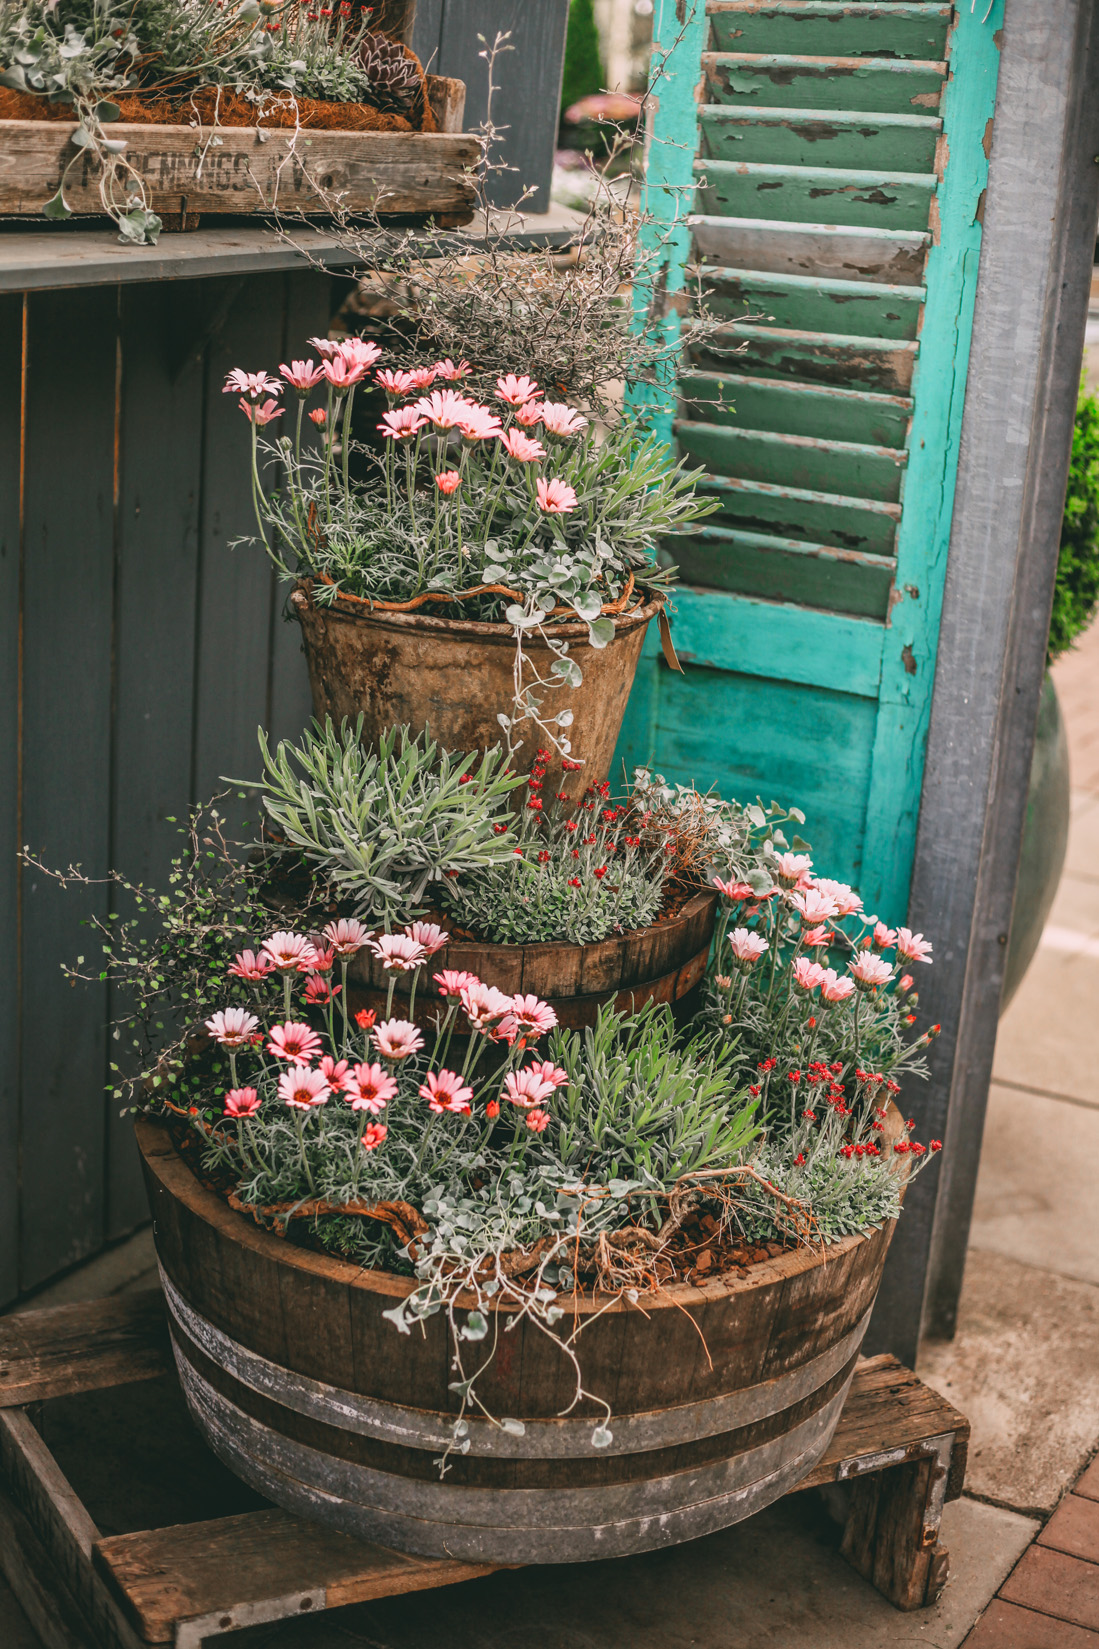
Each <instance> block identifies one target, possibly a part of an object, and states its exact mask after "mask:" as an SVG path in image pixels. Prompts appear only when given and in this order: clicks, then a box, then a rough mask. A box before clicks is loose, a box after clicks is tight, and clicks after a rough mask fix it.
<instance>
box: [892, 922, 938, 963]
mask: <svg viewBox="0 0 1099 1649" xmlns="http://www.w3.org/2000/svg"><path fill="white" fill-rule="evenodd" d="M897 955H898V956H903V957H904V958H905V959H906V961H909V962H930V960H931V942H930V940H928V939H925V938H924V936H923V934H922V933H913V932H912V929H911V928H898V929H897Z"/></svg>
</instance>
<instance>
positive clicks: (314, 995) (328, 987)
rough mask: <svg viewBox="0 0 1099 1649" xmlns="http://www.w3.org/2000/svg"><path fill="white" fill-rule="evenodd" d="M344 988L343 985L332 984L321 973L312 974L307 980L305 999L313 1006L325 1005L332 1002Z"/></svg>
mask: <svg viewBox="0 0 1099 1649" xmlns="http://www.w3.org/2000/svg"><path fill="white" fill-rule="evenodd" d="M342 990H343V986H342V985H332V984H330V983H329V981H328V980H327V979H322V978H321V976H320V974H316V973H313V974H310V976H309V978H308V979H307V980H306V982H305V1000H306V1001H307V1002H308V1003H309V1004H310V1005H311V1006H312V1007H318V1008H319V1007H323V1006H324V1004H325V1003H326V1002H332V1001H334V1000H335V998H336V997H337V996H339V994H340V992H341V991H342Z"/></svg>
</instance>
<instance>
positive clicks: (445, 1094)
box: [420, 1071, 473, 1116]
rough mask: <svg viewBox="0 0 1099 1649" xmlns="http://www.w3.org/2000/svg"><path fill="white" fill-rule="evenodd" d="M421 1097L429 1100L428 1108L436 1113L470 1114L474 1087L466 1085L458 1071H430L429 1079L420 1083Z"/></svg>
mask: <svg viewBox="0 0 1099 1649" xmlns="http://www.w3.org/2000/svg"><path fill="white" fill-rule="evenodd" d="M420 1098H421V1099H426V1100H427V1108H428V1110H429V1111H434V1112H435V1113H436V1115H441V1113H442V1112H443V1111H455V1112H457V1113H458V1114H459V1115H464V1116H468V1115H469V1109H470V1106H469V1102H470V1100H471V1099H472V1098H473V1089H472V1088H467V1087H466V1086H465V1085H464V1083H463V1082H462V1079H461V1077H460V1076H459V1075H458V1073H457V1072H456V1071H429V1072H428V1075H427V1080H426V1081H425V1082H423V1083H421V1085H420Z"/></svg>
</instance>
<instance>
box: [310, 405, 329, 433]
mask: <svg viewBox="0 0 1099 1649" xmlns="http://www.w3.org/2000/svg"><path fill="white" fill-rule="evenodd" d="M309 417H310V418H311V419H312V421H313V423H314V424H316V426H317V428H318V429H323V428H324V426H325V424H327V422H328V414H327V412H326V411H325V410H324V408H323V407H314V408H313V410H312V412H311V413H310V414H309Z"/></svg>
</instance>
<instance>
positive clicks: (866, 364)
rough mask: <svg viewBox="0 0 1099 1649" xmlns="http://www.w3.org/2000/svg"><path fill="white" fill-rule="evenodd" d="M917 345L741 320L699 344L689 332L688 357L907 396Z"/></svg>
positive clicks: (754, 372)
mask: <svg viewBox="0 0 1099 1649" xmlns="http://www.w3.org/2000/svg"><path fill="white" fill-rule="evenodd" d="M919 350H920V343H919V342H918V341H916V340H913V341H909V340H907V339H902V338H874V337H870V338H854V337H845V336H844V335H843V334H842V333H826V332H798V331H794V330H793V329H792V328H786V327H778V326H775V327H771V326H761V325H756V324H754V323H748V322H745V321H734V322H732V323H730V325H729V327H728V328H727V329H725V330H723V331H722V332H719V333H713V334H711V336H710V337H709V338H708V339H707V340H706V342H705V344H702V345H693V344H692V343H691V342H690V339H689V337H688V355H689V358H690V360H691V362H692V363H693V364H694V365H695V366H698V367H701V368H703V369H704V370H707V371H716V372H727V373H735V372H737V371H742V372H747V373H748V374H750V375H751V376H753V377H760V378H795V379H798V380H799V381H800V382H803V383H813V384H834V385H836V386H837V387H842V388H845V389H854V388H859V387H861V388H865V389H869V390H873V391H874V392H875V393H877V394H884V395H908V393H909V392H910V390H911V388H912V376H913V373H914V371H915V366H916V359H917V356H918V354H919Z"/></svg>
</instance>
